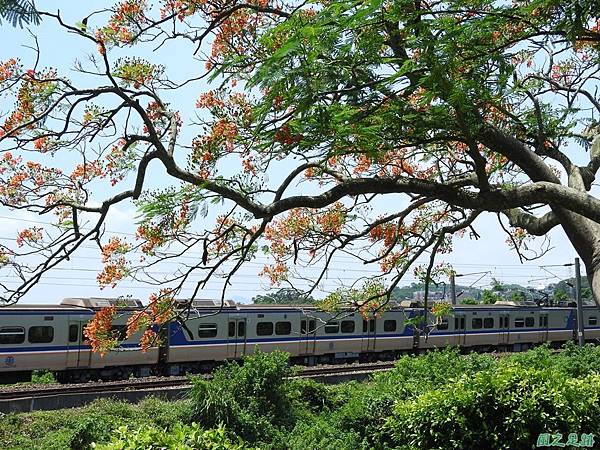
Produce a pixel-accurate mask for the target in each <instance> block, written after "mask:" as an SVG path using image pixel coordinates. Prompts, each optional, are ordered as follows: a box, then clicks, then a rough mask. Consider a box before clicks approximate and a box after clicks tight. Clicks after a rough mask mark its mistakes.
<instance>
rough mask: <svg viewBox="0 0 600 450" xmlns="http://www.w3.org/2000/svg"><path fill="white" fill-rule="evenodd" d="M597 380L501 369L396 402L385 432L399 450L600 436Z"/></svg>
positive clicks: (526, 444)
mask: <svg viewBox="0 0 600 450" xmlns="http://www.w3.org/2000/svg"><path fill="white" fill-rule="evenodd" d="M599 399H600V376H598V375H590V376H588V377H585V378H580V379H572V378H570V377H568V376H566V375H565V374H563V373H561V372H559V371H557V370H553V369H543V370H539V369H527V368H523V367H518V366H502V367H500V368H498V369H496V370H495V371H491V370H490V371H483V372H480V373H477V374H475V375H474V376H472V377H469V376H463V377H462V378H460V379H458V380H457V381H456V382H452V383H449V384H448V385H446V386H442V387H440V388H438V389H434V390H430V391H427V392H424V393H423V394H422V395H420V396H418V397H416V398H412V399H407V400H405V401H402V402H398V403H397V404H396V406H395V408H394V413H393V415H392V416H391V417H390V418H389V419H388V421H387V425H386V428H388V429H389V430H390V431H391V432H392V435H393V439H394V443H395V445H396V446H400V447H401V448H436V449H464V448H485V449H488V448H489V449H513V450H518V449H531V448H533V447H534V446H535V443H536V439H537V436H538V435H539V433H542V432H548V433H557V432H558V433H563V435H564V436H566V435H567V434H568V433H570V432H573V433H584V432H585V433H596V434H598V432H600V401H599Z"/></svg>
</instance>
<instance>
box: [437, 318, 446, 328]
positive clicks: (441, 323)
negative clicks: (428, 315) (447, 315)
mask: <svg viewBox="0 0 600 450" xmlns="http://www.w3.org/2000/svg"><path fill="white" fill-rule="evenodd" d="M437 328H438V330H447V329H448V319H442V321H441V322H440V323H438V326H437Z"/></svg>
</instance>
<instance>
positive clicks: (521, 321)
mask: <svg viewBox="0 0 600 450" xmlns="http://www.w3.org/2000/svg"><path fill="white" fill-rule="evenodd" d="M524 326H525V319H523V318H519V319H515V328H523V327H524Z"/></svg>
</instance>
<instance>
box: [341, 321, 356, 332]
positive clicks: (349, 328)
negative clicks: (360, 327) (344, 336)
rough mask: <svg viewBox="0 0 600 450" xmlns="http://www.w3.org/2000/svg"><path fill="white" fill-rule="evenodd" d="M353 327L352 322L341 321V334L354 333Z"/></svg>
mask: <svg viewBox="0 0 600 450" xmlns="http://www.w3.org/2000/svg"><path fill="white" fill-rule="evenodd" d="M355 327H356V325H355V324H354V320H342V326H341V330H342V333H354V328H355Z"/></svg>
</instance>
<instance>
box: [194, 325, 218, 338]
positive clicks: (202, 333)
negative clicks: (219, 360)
mask: <svg viewBox="0 0 600 450" xmlns="http://www.w3.org/2000/svg"><path fill="white" fill-rule="evenodd" d="M216 335H217V324H216V323H201V324H200V325H198V337H199V338H213V337H215V336H216Z"/></svg>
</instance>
